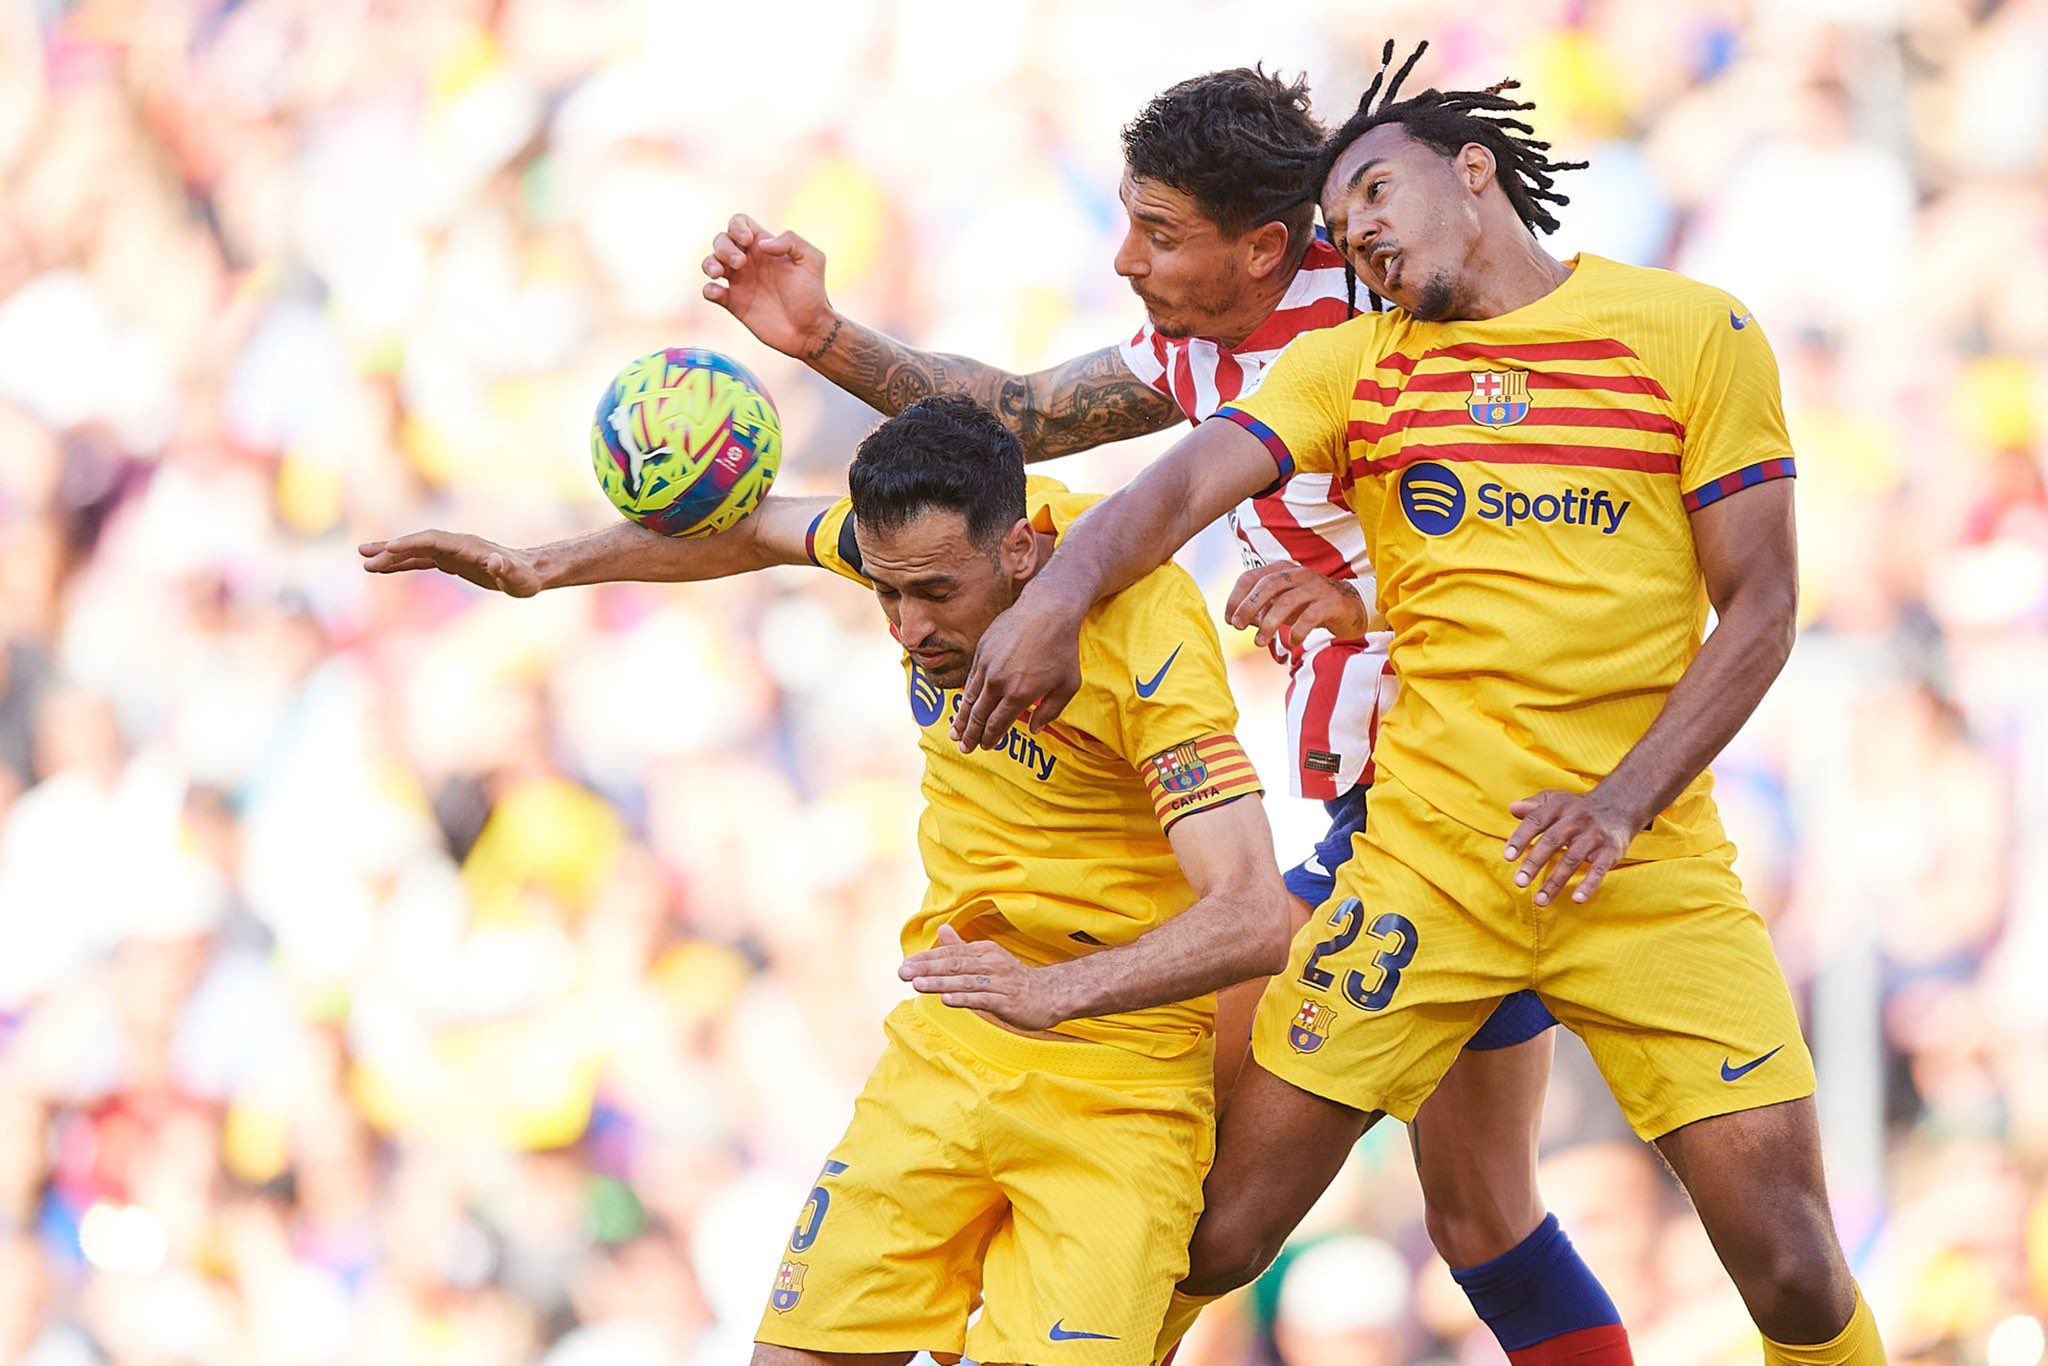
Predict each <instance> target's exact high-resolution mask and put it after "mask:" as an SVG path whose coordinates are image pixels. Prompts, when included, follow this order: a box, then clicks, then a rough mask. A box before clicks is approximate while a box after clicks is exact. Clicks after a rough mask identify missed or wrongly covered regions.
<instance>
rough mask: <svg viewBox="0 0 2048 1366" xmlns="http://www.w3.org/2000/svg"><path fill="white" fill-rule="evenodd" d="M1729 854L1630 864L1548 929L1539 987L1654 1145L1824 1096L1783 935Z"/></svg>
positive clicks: (1563, 910)
mask: <svg viewBox="0 0 2048 1366" xmlns="http://www.w3.org/2000/svg"><path fill="white" fill-rule="evenodd" d="M1733 858H1734V851H1733V849H1732V847H1730V846H1725V845H1724V846H1722V847H1721V848H1719V849H1716V850H1713V851H1711V852H1709V853H1706V854H1702V855H1696V856H1693V857H1689V858H1676V859H1655V860H1646V861H1643V862H1639V863H1629V864H1624V865H1622V866H1620V867H1617V868H1615V869H1614V870H1613V871H1611V872H1609V873H1608V875H1607V879H1606V881H1605V883H1604V884H1603V885H1602V886H1601V888H1600V890H1599V892H1598V893H1597V894H1595V896H1594V898H1593V899H1592V900H1591V901H1590V902H1588V903H1587V904H1585V905H1584V906H1579V905H1576V904H1575V903H1573V902H1570V901H1560V902H1559V903H1558V904H1557V907H1556V908H1554V909H1555V915H1554V916H1553V917H1552V918H1551V919H1550V921H1549V923H1548V924H1547V925H1546V927H1545V933H1544V938H1543V951H1542V953H1541V955H1540V956H1539V958H1538V962H1537V989H1538V990H1539V991H1541V992H1542V994H1543V998H1544V1000H1545V1001H1546V1002H1547V1003H1548V1004H1549V1006H1550V1008H1551V1010H1552V1011H1553V1012H1554V1013H1555V1014H1556V1015H1557V1017H1558V1019H1560V1020H1561V1021H1563V1022H1564V1024H1565V1025H1566V1027H1568V1028H1570V1029H1571V1030H1572V1031H1573V1032H1575V1033H1577V1034H1578V1035H1579V1036H1580V1037H1581V1038H1583V1039H1584V1040H1585V1041H1586V1047H1587V1050H1588V1051H1589V1052H1591V1053H1592V1055H1593V1060H1594V1061H1595V1062H1596V1063H1598V1064H1599V1066H1600V1070H1601V1073H1602V1074H1603V1075H1604V1076H1605V1077H1606V1079H1607V1084H1608V1087H1609V1088H1610V1089H1611V1090H1612V1091H1613V1092H1614V1096H1615V1099H1616V1101H1618V1102H1619V1103H1620V1105H1621V1108H1622V1111H1623V1113H1624V1114H1626V1115H1627V1116H1628V1119H1629V1123H1630V1124H1631V1125H1632V1126H1633V1127H1634V1128H1635V1131H1636V1133H1637V1134H1638V1135H1640V1136H1641V1137H1642V1138H1644V1139H1655V1138H1658V1137H1660V1136H1662V1135H1664V1134H1667V1133H1669V1132H1671V1131H1672V1130H1674V1129H1677V1128H1679V1127H1680V1126H1682V1125H1686V1124H1691V1123H1694V1122H1696V1121H1698V1120H1701V1119H1706V1118H1710V1117H1712V1116H1715V1115H1724V1114H1733V1113H1736V1112H1739V1111H1743V1110H1754V1109H1760V1108H1762V1107H1764V1106H1767V1105H1776V1104H1779V1103H1781V1102H1784V1101H1789V1100H1797V1099H1800V1098H1802V1097H1805V1096H1810V1095H1812V1094H1813V1089H1814V1072H1813V1058H1812V1055H1811V1054H1809V1053H1808V1052H1807V1048H1806V1042H1805V1040H1804V1039H1803V1038H1802V1037H1801V1035H1800V1031H1799V1016H1798V1012H1797V1011H1796V1010H1795V1008H1794V1006H1793V1003H1792V993H1791V989H1790V988H1789V987H1788V986H1787V985H1786V982H1785V973H1784V970H1783V969H1782V968H1781V967H1780V966H1779V965H1778V959H1777V955H1776V952H1775V951H1774V950H1773V948H1772V946H1771V936H1770V931H1769V929H1768V928H1766V926H1765V925H1764V922H1763V917H1761V916H1759V915H1758V914H1757V913H1756V912H1755V911H1754V910H1753V909H1751V907H1750V905H1749V903H1748V900H1747V898H1746V897H1745V896H1744V895H1743V891H1742V884H1741V881H1740V880H1739V879H1738V878H1737V877H1736V876H1735V872H1734V866H1733Z"/></svg>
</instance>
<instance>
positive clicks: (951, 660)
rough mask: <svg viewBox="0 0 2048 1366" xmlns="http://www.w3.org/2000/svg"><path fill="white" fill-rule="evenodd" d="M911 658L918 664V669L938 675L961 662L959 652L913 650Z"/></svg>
mask: <svg viewBox="0 0 2048 1366" xmlns="http://www.w3.org/2000/svg"><path fill="white" fill-rule="evenodd" d="M910 657H911V659H912V660H913V661H915V662H916V664H917V667H918V668H920V669H923V670H924V671H925V672H926V673H938V672H941V671H943V670H945V669H946V668H948V667H950V666H952V665H954V664H957V663H958V662H959V660H960V652H959V651H958V650H912V651H911V652H910Z"/></svg>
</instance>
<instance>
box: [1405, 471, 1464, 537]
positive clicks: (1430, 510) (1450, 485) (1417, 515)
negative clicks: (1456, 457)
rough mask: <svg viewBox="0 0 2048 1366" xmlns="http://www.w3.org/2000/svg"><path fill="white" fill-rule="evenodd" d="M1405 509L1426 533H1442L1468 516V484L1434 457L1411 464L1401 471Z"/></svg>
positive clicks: (1436, 534) (1428, 534)
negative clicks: (1466, 500)
mask: <svg viewBox="0 0 2048 1366" xmlns="http://www.w3.org/2000/svg"><path fill="white" fill-rule="evenodd" d="M1401 511H1403V512H1405V513H1407V514H1408V525H1410V526H1412V527H1414V528H1415V529H1416V530H1417V531H1419V532H1421V533H1422V534H1423V535H1425V536H1442V535H1444V534H1445V533H1446V532H1449V531H1452V530H1455V529H1456V528H1457V525H1458V523H1459V522H1461V521H1463V520H1464V519H1465V486H1464V485H1463V484H1462V483H1460V482H1459V481H1458V476H1457V475H1456V474H1454V473H1452V472H1451V470H1450V469H1449V467H1447V466H1444V465H1439V464H1436V463H1435V462H1434V461H1430V462H1426V463H1424V464H1420V465H1410V466H1409V467H1408V469H1407V470H1406V472H1404V473H1403V474H1402V475H1401Z"/></svg>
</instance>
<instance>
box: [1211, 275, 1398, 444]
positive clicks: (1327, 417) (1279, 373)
mask: <svg viewBox="0 0 2048 1366" xmlns="http://www.w3.org/2000/svg"><path fill="white" fill-rule="evenodd" d="M1374 335H1375V327H1374V319H1373V318H1372V317H1371V316H1366V317H1362V318H1354V319H1352V320H1351V321H1350V322H1348V323H1343V324H1341V325H1339V326H1337V327H1325V328H1320V329H1318V330H1316V331H1314V332H1304V333H1302V334H1301V335H1300V336H1298V337H1296V338H1295V339H1294V340H1293V341H1291V342H1289V343H1287V348H1286V349H1285V350H1283V351H1282V352H1281V353H1280V354H1279V355H1278V356H1276V357H1274V360H1273V364H1272V367H1271V368H1270V369H1268V370H1267V371H1266V374H1265V376H1264V378H1263V379H1261V380H1260V381H1259V386H1258V388H1257V389H1255V390H1254V391H1252V392H1251V393H1250V394H1248V395H1245V396H1243V397H1240V398H1238V399H1236V400H1235V401H1234V402H1231V403H1228V404H1225V405H1224V406H1223V407H1221V408H1218V409H1217V410H1216V416H1217V417H1218V418H1220V419H1222V420H1224V421H1226V422H1235V423H1236V424H1237V425H1238V426H1240V427H1242V428H1244V429H1245V430H1246V431H1248V432H1250V433H1251V434H1252V435H1253V436H1256V437H1257V438H1258V439H1259V440H1260V441H1262V442H1264V443H1265V446H1266V449H1267V450H1268V451H1270V452H1271V453H1272V456H1273V463H1274V465H1275V466H1277V467H1278V470H1279V477H1280V479H1283V480H1284V479H1287V478H1290V477H1291V476H1293V475H1294V474H1295V473H1296V472H1297V471H1300V472H1303V473H1311V474H1337V473H1339V472H1341V471H1342V470H1343V469H1344V450H1345V433H1346V429H1347V428H1348V427H1349V425H1350V421H1351V394H1352V391H1353V390H1354V389H1356V388H1357V387H1358V380H1359V361H1360V359H1361V358H1362V357H1363V355H1364V353H1365V348H1366V346H1367V345H1368V343H1369V339H1370V338H1371V337H1372V336H1374Z"/></svg>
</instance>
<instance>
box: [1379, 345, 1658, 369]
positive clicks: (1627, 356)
mask: <svg viewBox="0 0 2048 1366" xmlns="http://www.w3.org/2000/svg"><path fill="white" fill-rule="evenodd" d="M1439 358H1441V359H1444V360H1498V361H1509V360H1525V361H1540V360H1634V359H1636V353H1635V352H1633V351H1631V350H1629V349H1628V348H1627V347H1626V346H1623V345H1622V344H1621V343H1620V342H1618V341H1615V340H1614V339H1612V338H1611V337H1610V338H1602V339H1600V340H1597V341H1563V342H1523V343H1521V344H1519V345H1516V346H1501V345H1498V344H1496V343H1493V342H1460V343H1459V344H1458V345H1456V346H1441V347H1438V348H1437V349H1436V350H1434V351H1425V352H1423V353H1422V354H1421V355H1420V356H1404V355H1402V354H1401V353H1400V352H1398V351H1397V352H1395V353H1394V354H1393V355H1391V356H1387V357H1384V358H1383V359H1381V361H1380V363H1379V365H1378V366H1377V367H1376V368H1378V369H1381V370H1399V371H1400V372H1401V373H1402V374H1404V375H1412V374H1414V373H1415V367H1416V366H1417V365H1419V364H1421V363H1422V362H1423V361H1426V360H1437V359H1439Z"/></svg>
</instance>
